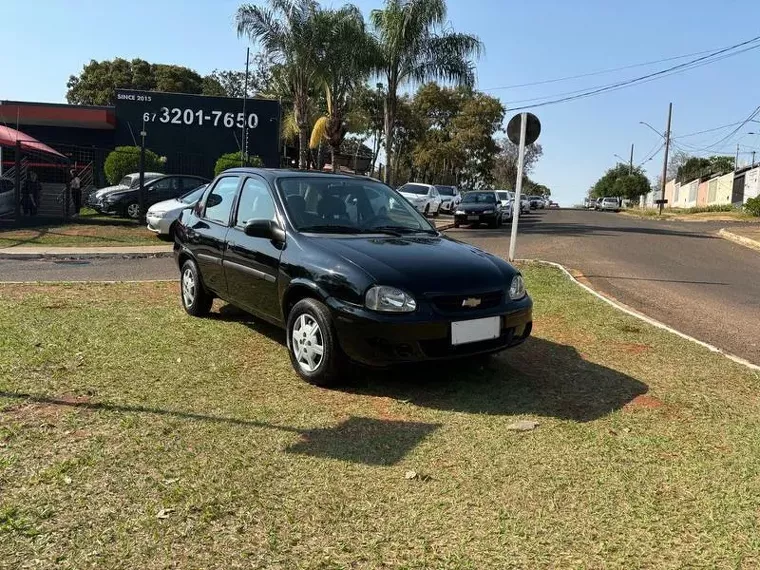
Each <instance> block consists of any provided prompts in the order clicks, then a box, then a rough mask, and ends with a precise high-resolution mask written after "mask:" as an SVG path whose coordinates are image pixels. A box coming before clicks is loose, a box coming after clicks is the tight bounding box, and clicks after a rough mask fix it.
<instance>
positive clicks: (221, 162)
mask: <svg viewBox="0 0 760 570" xmlns="http://www.w3.org/2000/svg"><path fill="white" fill-rule="evenodd" d="M241 166H264V161H262V160H261V157H260V156H256V155H250V156H248V157H247V158H246V159H245V160H242V161H241V159H240V153H239V152H229V153H227V154H223V155H222V156H220V157H219V158H218V159H217V161H216V164H215V165H214V176H219V175H220V174H221V173H222V172H224V171H225V170H227V169H229V168H239V167H241Z"/></svg>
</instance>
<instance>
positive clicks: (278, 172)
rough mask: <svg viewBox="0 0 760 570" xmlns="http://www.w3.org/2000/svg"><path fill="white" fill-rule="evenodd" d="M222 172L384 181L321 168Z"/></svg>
mask: <svg viewBox="0 0 760 570" xmlns="http://www.w3.org/2000/svg"><path fill="white" fill-rule="evenodd" d="M222 174H258V175H259V176H261V177H263V178H266V179H267V180H268V181H270V182H273V181H274V180H278V179H281V178H303V177H311V176H314V177H317V176H319V177H321V178H325V179H328V180H329V179H335V180H357V179H358V180H369V181H372V182H379V183H381V184H382V183H383V182H382V181H380V180H377V179H376V178H372V177H370V176H363V175H361V174H345V173H341V172H337V173H336V172H322V171H320V170H299V169H295V168H255V167H245V166H244V167H239V168H230V169H228V170H225V171H224V172H223V173H222Z"/></svg>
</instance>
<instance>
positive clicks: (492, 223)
mask: <svg viewBox="0 0 760 570" xmlns="http://www.w3.org/2000/svg"><path fill="white" fill-rule="evenodd" d="M488 227H489V228H498V227H499V218H494V219H493V220H492V221H490V222H488Z"/></svg>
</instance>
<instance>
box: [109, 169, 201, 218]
mask: <svg viewBox="0 0 760 570" xmlns="http://www.w3.org/2000/svg"><path fill="white" fill-rule="evenodd" d="M206 183H208V179H207V178H202V177H200V176H185V175H176V174H169V175H166V176H161V177H160V178H154V179H153V180H151V181H150V182H148V183H146V184H145V206H146V207H150V206H152V205H153V204H157V203H158V202H163V201H164V200H171V199H173V198H178V197H180V196H182V195H183V194H185V193H186V192H188V191H189V190H194V189H195V188H197V187H198V186H200V185H201V184H206ZM138 184H139V183H138ZM100 211H101V212H103V213H104V214H115V215H117V216H122V217H125V218H132V219H133V220H136V219H137V218H139V217H140V189H139V188H129V189H127V190H119V191H116V192H111V193H109V194H106V195H105V196H104V198H103V202H102V204H101V206H100Z"/></svg>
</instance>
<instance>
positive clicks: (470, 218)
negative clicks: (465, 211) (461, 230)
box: [467, 216, 480, 220]
mask: <svg viewBox="0 0 760 570" xmlns="http://www.w3.org/2000/svg"><path fill="white" fill-rule="evenodd" d="M467 219H468V220H479V219H480V216H467Z"/></svg>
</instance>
